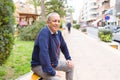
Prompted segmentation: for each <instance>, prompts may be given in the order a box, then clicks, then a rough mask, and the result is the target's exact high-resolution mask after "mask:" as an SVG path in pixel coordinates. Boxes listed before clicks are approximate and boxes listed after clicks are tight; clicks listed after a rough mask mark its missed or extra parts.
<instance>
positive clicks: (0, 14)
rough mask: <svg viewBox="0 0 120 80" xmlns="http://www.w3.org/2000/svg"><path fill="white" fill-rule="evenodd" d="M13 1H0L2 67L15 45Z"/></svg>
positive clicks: (0, 56) (0, 62)
mask: <svg viewBox="0 0 120 80" xmlns="http://www.w3.org/2000/svg"><path fill="white" fill-rule="evenodd" d="M14 8H15V7H14V4H13V0H0V65H2V64H3V63H4V62H5V60H6V59H7V58H8V57H9V55H10V53H11V50H12V48H13V43H14V35H13V33H14V32H13V31H14V30H13V25H14V22H15V19H14V17H13V13H14Z"/></svg>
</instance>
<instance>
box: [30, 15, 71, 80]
mask: <svg viewBox="0 0 120 80" xmlns="http://www.w3.org/2000/svg"><path fill="white" fill-rule="evenodd" d="M59 28H60V16H59V14H58V13H50V14H49V15H48V16H47V26H45V27H44V28H43V29H42V30H41V31H40V32H39V34H38V37H37V38H36V41H35V44H34V49H33V53H32V61H31V66H32V71H33V72H34V73H36V74H37V75H39V76H41V77H42V78H43V79H44V80H60V79H59V77H60V75H59V73H58V72H57V71H64V72H66V80H73V64H72V61H71V56H70V54H69V51H68V48H67V45H66V43H65V41H64V39H63V36H62V34H61V32H60V31H59ZM60 50H61V51H62V53H63V54H64V56H65V59H66V61H60V60H59V56H60Z"/></svg>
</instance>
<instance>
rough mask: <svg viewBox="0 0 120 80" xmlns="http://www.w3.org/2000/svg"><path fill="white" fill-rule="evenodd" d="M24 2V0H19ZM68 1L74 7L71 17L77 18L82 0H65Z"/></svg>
mask: <svg viewBox="0 0 120 80" xmlns="http://www.w3.org/2000/svg"><path fill="white" fill-rule="evenodd" d="M13 1H14V2H16V1H18V0H13ZM20 1H23V2H25V0H20ZM67 1H68V5H71V6H72V7H73V8H74V10H75V11H74V13H73V19H74V20H78V17H79V14H80V8H81V6H82V5H83V4H82V2H83V0H67Z"/></svg>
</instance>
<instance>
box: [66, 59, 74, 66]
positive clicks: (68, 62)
mask: <svg viewBox="0 0 120 80" xmlns="http://www.w3.org/2000/svg"><path fill="white" fill-rule="evenodd" d="M66 63H67V65H68V66H69V67H70V68H72V67H73V66H74V65H73V63H72V61H71V60H67V61H66Z"/></svg>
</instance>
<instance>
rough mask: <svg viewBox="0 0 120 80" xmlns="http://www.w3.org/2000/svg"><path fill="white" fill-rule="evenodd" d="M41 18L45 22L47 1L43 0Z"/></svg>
mask: <svg viewBox="0 0 120 80" xmlns="http://www.w3.org/2000/svg"><path fill="white" fill-rule="evenodd" d="M41 17H42V20H44V21H45V0H41Z"/></svg>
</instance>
